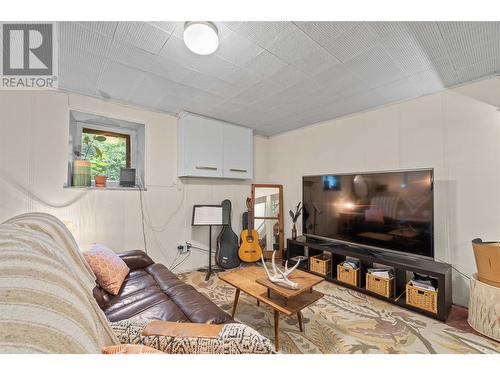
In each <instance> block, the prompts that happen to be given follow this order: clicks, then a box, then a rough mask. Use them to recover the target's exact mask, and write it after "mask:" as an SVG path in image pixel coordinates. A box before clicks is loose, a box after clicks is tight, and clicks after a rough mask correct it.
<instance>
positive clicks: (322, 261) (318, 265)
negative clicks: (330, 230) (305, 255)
mask: <svg viewBox="0 0 500 375" xmlns="http://www.w3.org/2000/svg"><path fill="white" fill-rule="evenodd" d="M331 262H332V260H331V257H330V256H329V255H328V254H319V255H315V256H312V257H311V258H309V270H310V271H312V272H316V273H319V274H320V275H325V276H326V275H329V274H330V273H331V269H332V267H331V266H330V264H331Z"/></svg>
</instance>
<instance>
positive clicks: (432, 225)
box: [302, 168, 434, 260]
mask: <svg viewBox="0 0 500 375" xmlns="http://www.w3.org/2000/svg"><path fill="white" fill-rule="evenodd" d="M405 172H430V174H431V193H432V199H431V210H432V215H431V217H432V219H431V255H424V254H415V253H410V252H408V251H404V250H397V249H388V248H384V247H379V246H373V245H366V244H363V243H359V242H353V241H346V240H343V239H339V238H332V237H324V236H319V235H315V234H309V233H305V231H304V227H305V223H304V215H302V233H303V235H304V236H305V237H308V238H313V239H318V240H324V241H329V242H334V243H343V244H347V245H352V246H357V247H360V248H365V249H372V250H377V251H383V252H389V253H395V254H400V255H406V256H412V257H419V258H425V259H433V260H434V168H418V169H397V170H388V171H369V172H350V173H327V174H313V175H307V176H302V202H304V179H305V178H308V177H323V176H332V175H333V176H356V175H376V174H389V173H405Z"/></svg>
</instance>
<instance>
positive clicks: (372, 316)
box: [179, 272, 500, 354]
mask: <svg viewBox="0 0 500 375" xmlns="http://www.w3.org/2000/svg"><path fill="white" fill-rule="evenodd" d="M179 277H180V278H181V279H182V280H183V281H185V282H187V283H189V284H191V285H193V286H194V287H195V288H196V289H198V290H199V291H201V292H202V293H204V294H206V295H207V296H208V297H209V298H210V299H211V300H212V301H214V302H215V303H216V304H217V305H219V306H220V307H221V308H222V309H223V310H225V311H227V312H228V313H230V312H231V309H232V306H233V298H234V291H235V289H234V288H233V287H232V286H230V285H228V284H226V283H224V282H223V281H222V280H219V279H218V277H217V276H212V278H211V279H210V280H209V281H208V282H205V274H204V273H201V272H190V273H185V274H182V275H180V276H179ZM315 289H317V290H319V291H320V292H322V293H324V294H325V296H324V297H323V298H322V299H320V300H319V301H317V302H316V303H315V304H313V305H311V306H310V307H308V308H306V309H304V310H303V311H302V313H303V316H304V328H305V329H304V332H303V333H301V332H300V331H299V328H298V322H297V318H296V317H286V316H283V315H282V316H281V320H280V346H281V348H280V352H282V353H294V354H295V353H408V354H410V353H500V343H496V342H495V341H493V340H489V339H487V338H483V337H481V336H477V335H475V334H472V333H467V332H464V331H462V330H459V329H456V328H453V327H451V326H448V325H446V324H444V323H442V322H439V321H437V320H434V319H430V318H427V317H426V316H423V315H420V314H417V313H414V312H412V311H409V310H406V309H403V308H400V307H398V306H394V305H392V304H390V303H387V302H384V301H381V300H378V299H376V298H373V297H370V296H367V295H364V294H361V293H358V292H356V291H353V290H351V289H347V288H343V287H341V286H338V285H335V284H332V283H328V282H322V283H321V284H319V285H318V286H316V287H315ZM235 319H236V320H238V321H240V322H242V323H245V324H248V325H249V326H251V327H252V328H254V329H256V330H257V331H258V332H260V333H262V334H263V335H265V336H267V337H269V338H270V339H271V340H272V339H274V328H273V324H274V323H273V311H272V309H271V308H270V307H267V306H265V305H263V304H261V305H260V307H258V306H257V304H256V300H255V299H254V298H251V297H249V296H248V295H246V294H245V293H243V292H242V293H241V295H240V299H239V302H238V308H237V310H236V315H235Z"/></svg>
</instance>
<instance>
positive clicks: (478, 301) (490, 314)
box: [467, 273, 500, 341]
mask: <svg viewBox="0 0 500 375" xmlns="http://www.w3.org/2000/svg"><path fill="white" fill-rule="evenodd" d="M467 323H469V325H470V326H471V327H472V328H474V329H475V330H476V331H478V332H479V333H481V334H483V335H485V336H487V337H489V338H492V339H493V340H496V341H500V288H498V287H495V286H493V285H489V284H486V283H483V282H481V281H479V280H478V278H477V274H476V273H475V274H473V275H472V277H471V279H470V300H469V317H468V319H467Z"/></svg>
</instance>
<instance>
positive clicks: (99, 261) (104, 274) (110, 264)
mask: <svg viewBox="0 0 500 375" xmlns="http://www.w3.org/2000/svg"><path fill="white" fill-rule="evenodd" d="M83 256H84V257H85V260H86V261H87V263H88V264H89V266H90V268H91V269H92V271H93V272H94V274H95V276H96V278H97V281H98V282H99V285H100V286H101V287H102V288H103V289H104V290H106V291H107V292H108V293H111V294H113V295H117V294H118V291H119V290H120V287H121V286H122V283H123V280H124V279H125V277H127V274H128V273H129V271H130V269H129V268H128V267H127V265H126V264H125V262H124V261H123V260H122V259H121V258H120V257H119V256H118V255H117V254H115V253H114V252H113V251H112V250H111V249H109V248H107V247H106V246H104V245H94V246H92V248H91V249H90V250H88V251H86V252H84V253H83Z"/></svg>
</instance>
